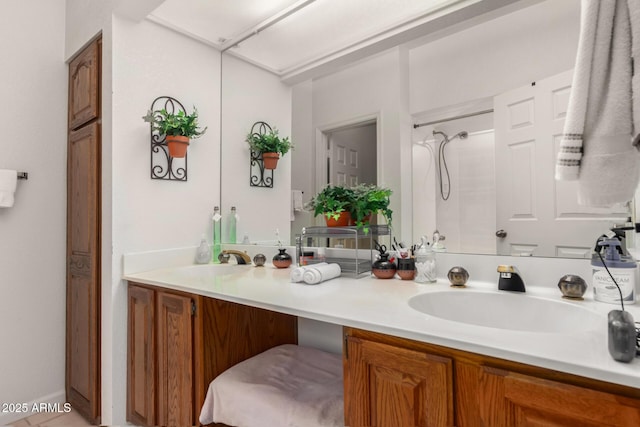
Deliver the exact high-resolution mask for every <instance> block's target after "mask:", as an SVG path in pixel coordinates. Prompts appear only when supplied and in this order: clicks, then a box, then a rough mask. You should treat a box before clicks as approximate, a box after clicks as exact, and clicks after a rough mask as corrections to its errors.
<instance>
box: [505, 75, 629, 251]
mask: <svg viewBox="0 0 640 427" xmlns="http://www.w3.org/2000/svg"><path fill="white" fill-rule="evenodd" d="M571 78H572V72H570V71H569V72H564V73H561V74H558V75H556V76H552V77H549V78H546V79H544V80H540V81H538V82H535V83H534V84H532V85H529V86H525V87H521V88H518V89H515V90H512V91H510V92H507V93H504V94H502V95H499V96H496V98H495V115H494V117H495V130H496V186H497V190H498V191H497V197H498V199H497V215H496V217H497V224H496V230H500V229H503V230H505V231H506V232H507V237H506V238H498V240H497V247H498V254H499V255H536V256H563V257H578V258H588V257H589V256H590V254H591V248H592V247H593V244H594V242H595V239H596V238H597V237H598V236H597V235H594V230H602V231H603V232H604V231H606V230H607V229H608V228H610V227H611V226H612V225H613V224H615V223H620V222H625V219H626V217H627V216H628V213H627V212H628V209H626V207H624V206H618V207H615V208H611V209H606V208H591V207H585V206H580V205H578V198H577V181H555V178H554V175H555V161H556V155H557V152H558V150H559V146H560V138H561V135H562V131H563V127H564V120H565V117H566V111H567V105H568V101H569V94H570V90H571ZM551 236H553V238H551ZM552 242H553V243H552Z"/></svg>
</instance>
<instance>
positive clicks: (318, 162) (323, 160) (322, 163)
mask: <svg viewBox="0 0 640 427" xmlns="http://www.w3.org/2000/svg"><path fill="white" fill-rule="evenodd" d="M374 122H375V124H376V177H378V178H379V177H380V159H381V153H380V150H381V144H380V135H381V130H380V113H372V114H367V115H363V116H358V117H353V118H351V119H346V120H342V121H339V122H333V123H328V124H325V125H321V126H318V127H316V131H315V133H316V147H315V175H316V177H315V188H314V192H313V194H318V192H319V191H320V190H321V189H322V188H324V187H325V186H326V185H327V179H328V175H327V158H329V156H330V154H329V153H328V151H327V144H328V142H329V134H330V133H331V132H333V131H336V130H340V129H345V128H350V127H355V126H359V125H364V124H370V123H374Z"/></svg>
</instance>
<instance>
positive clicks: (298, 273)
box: [290, 262, 327, 283]
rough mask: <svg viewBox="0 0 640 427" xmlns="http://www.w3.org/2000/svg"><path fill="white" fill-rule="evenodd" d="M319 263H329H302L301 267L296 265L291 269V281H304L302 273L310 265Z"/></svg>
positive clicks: (320, 263)
mask: <svg viewBox="0 0 640 427" xmlns="http://www.w3.org/2000/svg"><path fill="white" fill-rule="evenodd" d="M319 265H327V263H326V262H319V263H317V264H313V265H301V266H300V267H296V268H294V269H293V270H291V274H290V276H291V281H292V282H294V283H298V282H302V275H303V274H304V271H305V270H306V269H307V268H310V267H317V266H319Z"/></svg>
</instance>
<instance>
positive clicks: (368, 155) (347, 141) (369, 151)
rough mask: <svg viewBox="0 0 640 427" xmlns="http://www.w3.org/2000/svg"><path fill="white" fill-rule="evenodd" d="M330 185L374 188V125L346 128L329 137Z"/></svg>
mask: <svg viewBox="0 0 640 427" xmlns="http://www.w3.org/2000/svg"><path fill="white" fill-rule="evenodd" d="M329 150H330V154H329V155H330V159H331V160H330V162H329V164H330V167H329V169H330V170H329V183H330V184H333V185H346V186H347V187H353V186H354V185H357V184H360V183H364V184H376V181H377V170H376V124H375V122H374V123H368V124H366V125H361V126H355V127H349V128H347V129H340V130H336V131H332V132H331V133H330V134H329Z"/></svg>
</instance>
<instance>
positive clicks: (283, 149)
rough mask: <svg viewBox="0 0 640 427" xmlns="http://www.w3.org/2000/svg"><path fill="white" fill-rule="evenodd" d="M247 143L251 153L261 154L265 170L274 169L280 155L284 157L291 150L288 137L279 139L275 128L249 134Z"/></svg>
mask: <svg viewBox="0 0 640 427" xmlns="http://www.w3.org/2000/svg"><path fill="white" fill-rule="evenodd" d="M247 142H248V143H249V147H250V148H251V151H253V152H254V153H260V154H262V161H263V162H264V168H265V169H275V168H276V166H277V165H278V159H279V158H280V155H283V156H284V155H285V154H287V152H288V151H289V150H290V149H292V148H293V144H292V143H291V141H290V140H289V137H285V138H281V137H280V136H279V135H278V129H276V128H273V129H272V130H270V131H268V132H266V133H255V132H254V133H249V134H248V135H247Z"/></svg>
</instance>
